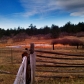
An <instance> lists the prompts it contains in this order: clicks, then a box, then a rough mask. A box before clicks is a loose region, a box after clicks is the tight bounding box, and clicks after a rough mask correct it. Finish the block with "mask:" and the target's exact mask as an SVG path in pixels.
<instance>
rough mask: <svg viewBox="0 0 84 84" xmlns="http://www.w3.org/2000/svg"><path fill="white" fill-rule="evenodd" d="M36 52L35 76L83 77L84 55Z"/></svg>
mask: <svg viewBox="0 0 84 84" xmlns="http://www.w3.org/2000/svg"><path fill="white" fill-rule="evenodd" d="M34 51H35V52H36V76H35V77H36V78H40V79H41V78H63V77H64V78H69V77H79V78H81V77H84V55H83V54H66V53H59V52H56V51H45V50H34Z"/></svg>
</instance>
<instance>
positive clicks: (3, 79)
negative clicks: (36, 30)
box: [0, 37, 84, 84]
mask: <svg viewBox="0 0 84 84" xmlns="http://www.w3.org/2000/svg"><path fill="white" fill-rule="evenodd" d="M67 38H68V37H67ZM71 38H72V37H71ZM79 39H80V40H84V38H79ZM31 42H34V43H36V44H38V43H40V44H42V43H44V44H50V43H51V40H26V41H25V42H22V43H14V44H13V45H19V44H30V43H31ZM7 45H12V44H0V46H1V48H0V84H13V82H14V80H15V77H16V74H17V71H18V68H19V66H20V64H21V61H22V58H21V54H22V52H23V50H24V47H23V48H21V49H18V48H17V49H15V48H6V47H5V46H7ZM25 47H28V48H29V46H25ZM35 49H40V50H49V51H52V45H50V46H47V47H46V46H45V45H44V46H38V47H35ZM54 51H56V52H61V53H68V54H84V50H83V49H82V48H81V47H80V48H79V49H76V47H72V46H68V45H66V46H63V45H56V46H55V50H54ZM37 54H38V53H37ZM42 55H46V56H47V54H42ZM48 56H49V55H48ZM53 56H56V55H53ZM37 59H40V58H38V57H37ZM41 60H46V59H41ZM48 60H49V61H55V60H50V59H48ZM56 61H57V62H65V60H62V61H61V60H56ZM66 62H67V63H72V61H67V60H66ZM73 62H74V63H84V61H83V60H75V61H73ZM40 69H46V68H40ZM51 69H52V68H51ZM53 69H54V68H53ZM56 70H58V71H59V70H61V68H60V69H59V68H57V69H56ZM62 70H63V71H69V70H71V71H76V70H77V71H82V73H81V74H84V72H83V71H84V68H73V69H72V68H70V69H66V68H63V69H62ZM41 74H42V75H50V74H53V73H42V72H36V75H41ZM57 74H58V75H59V74H60V75H62V73H57ZM65 74H66V73H65ZM35 84H84V78H77V77H72V76H70V77H69V78H55V79H53V78H49V79H46V80H45V78H43V80H41V79H40V78H36V82H35Z"/></svg>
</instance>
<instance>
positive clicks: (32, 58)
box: [30, 43, 36, 84]
mask: <svg viewBox="0 0 84 84" xmlns="http://www.w3.org/2000/svg"><path fill="white" fill-rule="evenodd" d="M30 67H31V84H34V81H35V67H36V54H35V52H34V43H31V44H30Z"/></svg>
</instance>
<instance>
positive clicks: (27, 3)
mask: <svg viewBox="0 0 84 84" xmlns="http://www.w3.org/2000/svg"><path fill="white" fill-rule="evenodd" d="M69 21H70V22H71V23H73V24H78V23H79V22H84V0H0V28H4V29H7V28H14V27H16V28H17V27H18V26H20V27H24V28H28V26H29V25H30V24H31V23H32V24H33V25H36V27H37V28H40V27H44V26H46V25H48V26H51V25H52V24H55V25H58V26H59V27H60V26H63V25H64V24H65V23H67V22H69Z"/></svg>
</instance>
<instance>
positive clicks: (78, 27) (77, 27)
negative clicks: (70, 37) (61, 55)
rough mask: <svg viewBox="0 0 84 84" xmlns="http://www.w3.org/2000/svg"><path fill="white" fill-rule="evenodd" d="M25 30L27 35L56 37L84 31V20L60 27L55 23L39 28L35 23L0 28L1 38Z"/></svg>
mask: <svg viewBox="0 0 84 84" xmlns="http://www.w3.org/2000/svg"><path fill="white" fill-rule="evenodd" d="M21 32H22V33H23V32H25V33H26V34H27V35H29V36H32V35H39V34H43V35H46V34H51V37H52V38H56V37H58V36H59V35H60V33H63V32H65V33H68V34H75V33H78V32H84V22H79V23H78V24H72V23H71V22H67V23H66V24H65V25H64V26H62V27H59V26H57V25H55V24H52V25H51V27H48V26H44V27H43V28H37V27H36V26H35V25H33V24H30V26H29V27H28V28H22V27H18V28H14V29H12V28H10V29H7V30H5V29H2V28H0V38H1V37H3V36H10V37H11V36H12V35H13V36H14V35H17V34H19V33H21Z"/></svg>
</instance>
